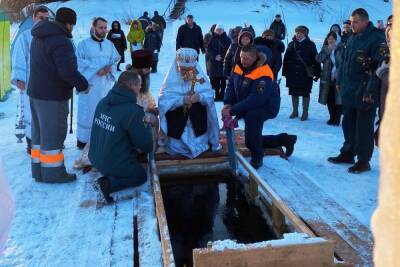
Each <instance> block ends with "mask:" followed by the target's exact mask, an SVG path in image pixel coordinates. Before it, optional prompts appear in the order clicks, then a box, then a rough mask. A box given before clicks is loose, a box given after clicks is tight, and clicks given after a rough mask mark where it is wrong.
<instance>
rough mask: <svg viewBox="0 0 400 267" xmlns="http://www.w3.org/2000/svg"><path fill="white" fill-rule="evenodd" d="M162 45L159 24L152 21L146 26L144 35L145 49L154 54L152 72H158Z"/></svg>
mask: <svg viewBox="0 0 400 267" xmlns="http://www.w3.org/2000/svg"><path fill="white" fill-rule="evenodd" d="M161 45H162V39H161V32H160V27H159V25H158V24H156V23H154V22H150V24H149V26H147V28H146V33H145V37H144V49H146V50H149V51H151V53H152V54H153V64H152V66H151V72H152V73H156V72H157V64H158V55H159V53H160V49H161Z"/></svg>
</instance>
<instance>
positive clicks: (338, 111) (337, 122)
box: [332, 105, 342, 126]
mask: <svg viewBox="0 0 400 267" xmlns="http://www.w3.org/2000/svg"><path fill="white" fill-rule="evenodd" d="M341 118H342V109H341V106H340V105H337V106H336V111H335V116H334V118H333V121H332V125H335V126H339V125H340V121H341Z"/></svg>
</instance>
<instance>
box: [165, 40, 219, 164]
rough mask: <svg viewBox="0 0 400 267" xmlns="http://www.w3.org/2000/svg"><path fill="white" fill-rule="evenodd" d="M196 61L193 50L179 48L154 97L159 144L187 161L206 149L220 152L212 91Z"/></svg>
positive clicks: (168, 151)
mask: <svg viewBox="0 0 400 267" xmlns="http://www.w3.org/2000/svg"><path fill="white" fill-rule="evenodd" d="M197 59H198V54H197V52H196V50H194V49H191V48H181V49H179V50H178V51H177V55H176V60H175V61H174V63H173V64H172V66H171V68H170V70H169V72H168V74H167V76H166V78H165V80H164V82H163V84H162V85H161V89H160V95H159V98H158V106H159V112H160V126H161V135H160V139H159V145H160V146H163V147H164V148H165V150H166V152H167V153H169V154H173V155H183V156H186V157H188V158H191V159H193V158H195V157H197V156H199V155H200V154H201V153H203V152H205V151H207V150H209V149H210V148H211V150H212V151H218V150H220V149H221V145H220V144H219V124H218V117H217V112H216V109H215V103H214V90H213V89H212V88H211V84H210V83H209V82H208V80H206V79H205V77H206V76H205V75H204V72H203V71H202V69H201V68H200V66H199V64H198V62H197ZM193 85H194V87H193ZM193 89H194V90H193Z"/></svg>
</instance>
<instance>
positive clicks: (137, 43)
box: [127, 20, 144, 63]
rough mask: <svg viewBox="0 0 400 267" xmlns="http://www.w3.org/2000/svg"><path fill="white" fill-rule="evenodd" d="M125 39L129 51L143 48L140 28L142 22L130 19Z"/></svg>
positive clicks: (142, 34)
mask: <svg viewBox="0 0 400 267" xmlns="http://www.w3.org/2000/svg"><path fill="white" fill-rule="evenodd" d="M127 39H128V42H129V48H130V51H131V53H132V52H133V51H136V50H140V49H143V41H144V31H143V29H142V23H141V22H140V21H139V20H134V21H132V23H131V28H130V30H129V33H128V36H127ZM132 63H133V58H132Z"/></svg>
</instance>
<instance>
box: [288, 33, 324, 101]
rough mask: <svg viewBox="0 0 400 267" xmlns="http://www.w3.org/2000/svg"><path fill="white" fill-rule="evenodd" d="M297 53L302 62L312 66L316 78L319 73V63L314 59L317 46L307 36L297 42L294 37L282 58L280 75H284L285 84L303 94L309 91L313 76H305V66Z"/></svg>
mask: <svg viewBox="0 0 400 267" xmlns="http://www.w3.org/2000/svg"><path fill="white" fill-rule="evenodd" d="M295 49H296V50H297V53H298V54H299V55H300V57H301V58H302V59H303V61H304V63H305V64H306V65H307V66H309V67H313V68H314V70H315V76H316V78H319V77H320V75H321V64H319V63H318V62H317V61H316V56H317V54H318V52H317V48H316V46H315V44H314V42H312V41H311V40H310V39H309V38H308V37H306V39H305V40H304V41H302V42H298V41H297V40H296V39H295V38H293V41H292V42H290V43H289V45H288V48H287V50H286V53H285V56H284V59H283V69H282V76H285V77H286V86H287V87H288V88H289V89H290V91H291V90H293V92H294V94H295V95H297V94H296V92H297V91H298V92H304V93H305V94H307V93H310V92H311V88H312V85H313V78H310V77H308V76H307V71H306V67H305V66H304V64H303V63H302V62H301V60H300V59H299V57H298V55H297V54H296V50H295Z"/></svg>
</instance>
